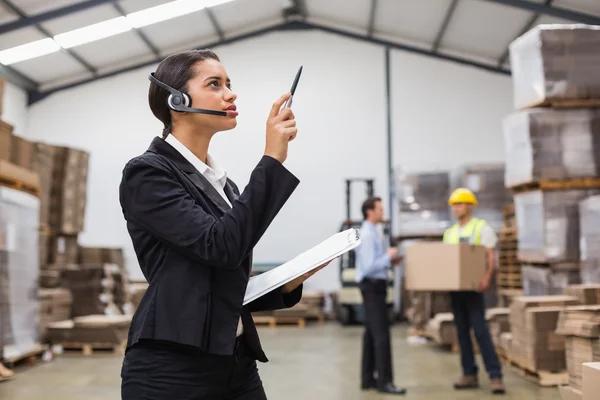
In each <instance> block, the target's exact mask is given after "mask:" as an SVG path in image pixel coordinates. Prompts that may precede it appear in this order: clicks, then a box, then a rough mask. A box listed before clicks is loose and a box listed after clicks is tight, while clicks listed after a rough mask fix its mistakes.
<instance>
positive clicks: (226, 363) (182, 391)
mask: <svg viewBox="0 0 600 400" xmlns="http://www.w3.org/2000/svg"><path fill="white" fill-rule="evenodd" d="M121 379H122V382H121V399H122V400H142V399H143V400H266V399H267V396H266V394H265V391H264V389H263V385H262V381H261V379H260V377H259V375H258V369H257V366H256V360H255V359H254V357H252V354H251V351H250V350H249V348H248V346H247V345H246V342H245V340H244V335H242V336H241V337H240V338H238V341H237V342H236V351H235V354H234V355H233V356H219V355H211V354H206V353H202V352H199V351H198V350H196V349H195V348H193V347H188V346H182V345H179V344H174V343H167V342H159V341H144V342H140V343H137V344H136V345H134V346H132V347H131V348H130V349H129V350H128V351H127V353H126V354H125V358H124V360H123V367H122V370H121Z"/></svg>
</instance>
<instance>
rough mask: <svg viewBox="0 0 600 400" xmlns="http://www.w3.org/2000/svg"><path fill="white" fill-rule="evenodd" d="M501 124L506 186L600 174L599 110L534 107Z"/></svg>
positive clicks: (505, 119)
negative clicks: (504, 153)
mask: <svg viewBox="0 0 600 400" xmlns="http://www.w3.org/2000/svg"><path fill="white" fill-rule="evenodd" d="M502 125H503V133H504V145H505V150H506V173H505V182H506V186H507V187H511V186H516V185H519V184H523V183H528V182H533V181H538V180H542V179H568V178H585V177H597V176H599V175H600V110H597V109H569V110H557V109H544V108H535V109H531V110H523V111H518V112H515V113H513V114H510V115H508V116H506V117H505V118H504V120H503V122H502Z"/></svg>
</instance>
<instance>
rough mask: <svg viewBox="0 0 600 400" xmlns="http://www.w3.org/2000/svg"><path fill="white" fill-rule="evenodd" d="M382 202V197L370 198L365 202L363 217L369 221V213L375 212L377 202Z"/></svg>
mask: <svg viewBox="0 0 600 400" xmlns="http://www.w3.org/2000/svg"><path fill="white" fill-rule="evenodd" d="M379 201H381V198H380V197H369V198H368V199H366V200H365V201H364V202H363V205H362V215H363V218H364V219H367V211H368V210H374V209H375V205H376V204H377V202H379Z"/></svg>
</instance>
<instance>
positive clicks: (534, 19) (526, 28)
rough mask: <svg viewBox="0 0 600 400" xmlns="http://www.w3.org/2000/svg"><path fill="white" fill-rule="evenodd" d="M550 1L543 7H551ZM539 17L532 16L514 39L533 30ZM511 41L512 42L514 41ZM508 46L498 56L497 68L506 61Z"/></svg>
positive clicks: (538, 15)
mask: <svg viewBox="0 0 600 400" xmlns="http://www.w3.org/2000/svg"><path fill="white" fill-rule="evenodd" d="M552 1H553V0H546V1H545V5H547V6H550V5H552ZM540 17H541V15H540V14H539V13H536V14H533V15H532V16H531V17H530V18H529V20H528V21H527V23H526V24H525V26H523V29H521V30H520V31H519V34H518V35H517V36H515V39H517V38H519V37H521V36H522V35H524V34H526V33H527V32H529V30H530V29H531V28H533V27H534V26H535V25H536V22H537V20H538V19H539V18H540ZM515 39H513V40H515ZM509 46H510V43H509V44H508V46H506V49H504V52H503V53H502V55H501V56H500V58H498V66H499V67H501V66H502V65H503V64H504V63H505V62H506V60H507V59H508V55H509Z"/></svg>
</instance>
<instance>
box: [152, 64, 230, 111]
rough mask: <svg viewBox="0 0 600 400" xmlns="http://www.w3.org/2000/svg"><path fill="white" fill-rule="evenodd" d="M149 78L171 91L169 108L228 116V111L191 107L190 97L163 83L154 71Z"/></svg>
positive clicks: (168, 101)
mask: <svg viewBox="0 0 600 400" xmlns="http://www.w3.org/2000/svg"><path fill="white" fill-rule="evenodd" d="M148 79H150V81H151V82H152V83H154V84H156V85H158V86H159V87H161V88H163V89H165V90H167V91H168V92H169V93H171V94H170V95H169V98H168V99H167V104H168V106H169V108H170V109H171V110H173V111H179V112H191V113H199V114H209V115H221V116H224V117H225V116H227V112H226V111H216V110H204V109H201V108H191V107H190V103H191V101H190V97H189V96H188V95H187V94H185V93H183V92H181V91H179V90H176V89H173V88H172V87H171V86H169V85H167V84H165V83H162V82H161V81H159V80H158V79H156V77H155V76H154V72H151V73H150V75H148Z"/></svg>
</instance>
